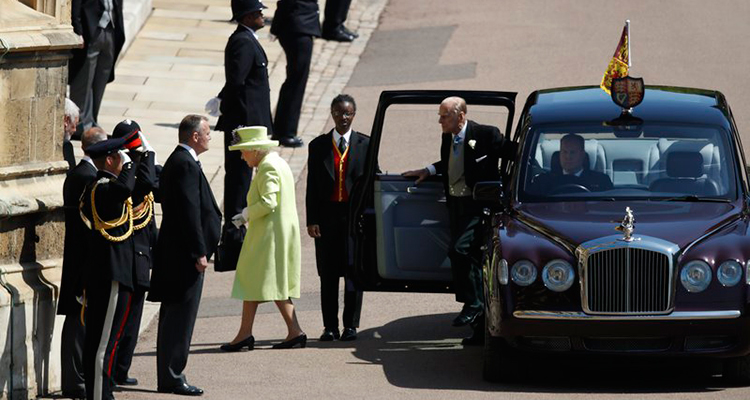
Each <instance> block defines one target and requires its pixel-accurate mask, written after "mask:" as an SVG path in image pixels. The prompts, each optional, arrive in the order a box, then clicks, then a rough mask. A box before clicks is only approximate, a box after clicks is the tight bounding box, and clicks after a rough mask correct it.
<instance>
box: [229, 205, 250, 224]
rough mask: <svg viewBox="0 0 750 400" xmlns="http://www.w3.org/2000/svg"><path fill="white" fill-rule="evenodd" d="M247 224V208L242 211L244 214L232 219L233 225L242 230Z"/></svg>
mask: <svg viewBox="0 0 750 400" xmlns="http://www.w3.org/2000/svg"><path fill="white" fill-rule="evenodd" d="M246 223H247V207H245V208H244V209H242V212H241V213H239V214H237V215H235V216H234V217H232V224H233V225H234V226H236V227H237V229H240V227H241V226H242V225H245V224H246Z"/></svg>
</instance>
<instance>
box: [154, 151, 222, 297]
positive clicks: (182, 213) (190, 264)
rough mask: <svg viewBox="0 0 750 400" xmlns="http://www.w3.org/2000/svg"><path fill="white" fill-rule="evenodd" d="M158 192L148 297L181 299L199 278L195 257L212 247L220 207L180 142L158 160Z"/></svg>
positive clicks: (215, 241)
mask: <svg viewBox="0 0 750 400" xmlns="http://www.w3.org/2000/svg"><path fill="white" fill-rule="evenodd" d="M159 192H160V196H161V208H162V214H163V217H162V221H161V227H160V229H159V238H158V239H157V244H156V249H155V262H154V269H153V273H152V274H151V290H150V291H149V296H148V298H149V300H151V301H165V302H175V301H182V300H184V295H185V292H186V291H187V290H188V289H189V288H191V287H193V285H194V284H195V283H196V281H197V280H198V278H199V277H200V273H199V272H198V270H196V269H195V261H196V260H197V259H198V258H200V257H202V256H206V257H207V258H211V256H212V255H213V254H214V252H215V251H216V246H217V244H218V242H219V231H220V227H221V211H219V206H218V205H217V204H216V200H215V199H214V195H213V192H212V191H211V186H209V183H208V180H207V179H206V176H205V175H204V174H203V171H202V170H201V168H200V166H199V165H198V163H197V162H196V161H195V159H193V156H192V155H191V154H190V152H188V151H187V150H185V149H184V148H182V147H181V146H177V148H176V149H175V150H174V151H173V152H172V154H171V155H170V156H169V159H167V162H166V163H165V164H164V168H163V169H162V171H161V176H160V178H159Z"/></svg>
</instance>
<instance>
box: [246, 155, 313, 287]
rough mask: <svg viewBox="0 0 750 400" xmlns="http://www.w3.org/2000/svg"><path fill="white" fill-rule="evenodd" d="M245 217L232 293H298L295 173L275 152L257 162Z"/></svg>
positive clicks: (298, 271)
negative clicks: (245, 233) (243, 233)
mask: <svg viewBox="0 0 750 400" xmlns="http://www.w3.org/2000/svg"><path fill="white" fill-rule="evenodd" d="M247 220H248V227H247V235H245V241H244V242H243V243H242V250H241V251H240V258H239V261H238V262H237V272H236V274H235V276H234V286H233V287H232V297H234V298H237V299H240V300H251V301H268V300H286V299H288V298H290V297H292V298H299V296H300V261H301V249H300V232H299V217H298V215H297V202H296V198H295V195H294V176H293V175H292V170H291V169H289V165H288V164H287V163H286V161H284V159H282V158H281V157H280V156H279V155H278V154H277V153H273V152H272V153H268V155H266V156H265V157H264V158H263V160H262V161H261V162H260V164H259V165H258V169H257V172H256V174H255V176H254V177H253V180H252V183H251V184H250V190H248V192H247Z"/></svg>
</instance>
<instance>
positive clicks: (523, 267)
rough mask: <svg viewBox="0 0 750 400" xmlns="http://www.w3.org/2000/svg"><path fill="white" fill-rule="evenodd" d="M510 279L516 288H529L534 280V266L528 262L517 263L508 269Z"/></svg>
mask: <svg viewBox="0 0 750 400" xmlns="http://www.w3.org/2000/svg"><path fill="white" fill-rule="evenodd" d="M510 277H511V279H513V282H515V284H516V285H518V286H529V285H531V284H532V283H534V281H535V280H536V265H534V263H532V262H531V261H529V260H521V261H517V262H516V263H515V264H513V268H511V269H510Z"/></svg>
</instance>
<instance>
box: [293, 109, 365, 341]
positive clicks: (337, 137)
mask: <svg viewBox="0 0 750 400" xmlns="http://www.w3.org/2000/svg"><path fill="white" fill-rule="evenodd" d="M356 112H357V104H356V103H355V102H354V99H353V98H352V97H351V96H349V95H346V94H342V95H339V96H336V97H335V98H334V99H333V101H332V102H331V117H333V122H334V123H335V125H336V127H335V128H334V129H332V130H331V132H328V133H326V134H324V135H321V136H318V137H317V138H315V139H313V141H312V142H310V146H309V152H308V158H307V194H306V196H305V204H306V208H307V233H308V235H310V237H312V238H315V259H316V262H317V265H318V276H319V277H320V303H321V310H322V312H323V327H324V330H323V334H322V335H321V336H320V340H321V341H331V340H334V339H339V337H340V338H341V340H354V339H356V338H357V327H358V326H359V315H360V311H361V310H362V292H361V291H358V290H355V289H354V285H353V283H352V282H351V281H350V280H349V279H344V315H343V321H342V322H343V325H344V332H343V334H342V335H341V336H339V320H338V307H339V305H338V302H339V281H340V278H341V277H342V276H345V272H346V268H347V265H348V263H349V257H348V255H349V253H348V246H349V236H348V221H349V217H348V211H349V193H350V192H351V190H352V186H353V185H354V181H356V180H357V178H359V177H360V176H361V175H362V173H363V172H364V168H365V155H366V154H367V148H368V146H369V144H370V138H369V137H367V136H365V135H363V134H361V133H359V132H355V131H353V130H352V126H351V124H352V121H354V115H355V114H356Z"/></svg>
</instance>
